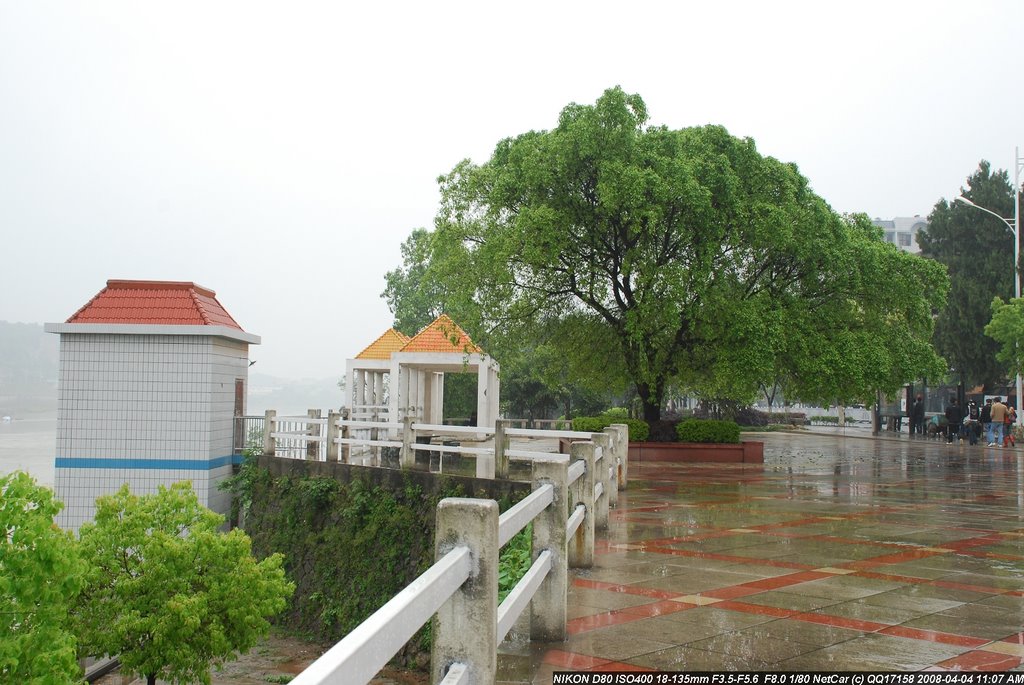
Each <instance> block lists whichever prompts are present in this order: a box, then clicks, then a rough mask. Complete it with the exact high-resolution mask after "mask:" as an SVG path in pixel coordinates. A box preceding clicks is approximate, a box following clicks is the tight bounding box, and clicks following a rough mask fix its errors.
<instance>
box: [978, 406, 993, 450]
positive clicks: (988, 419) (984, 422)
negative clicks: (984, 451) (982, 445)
mask: <svg viewBox="0 0 1024 685" xmlns="http://www.w3.org/2000/svg"><path fill="white" fill-rule="evenodd" d="M981 430H982V433H983V434H984V435H985V442H992V398H991V397H989V398H988V399H986V400H985V406H983V407H982V408H981Z"/></svg>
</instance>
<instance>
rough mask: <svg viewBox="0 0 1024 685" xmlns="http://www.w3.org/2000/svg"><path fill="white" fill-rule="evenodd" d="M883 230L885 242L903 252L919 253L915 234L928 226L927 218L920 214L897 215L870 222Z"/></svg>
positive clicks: (919, 248)
mask: <svg viewBox="0 0 1024 685" xmlns="http://www.w3.org/2000/svg"><path fill="white" fill-rule="evenodd" d="M871 223H873V224H874V225H875V226H878V227H879V228H881V229H882V230H883V231H884V235H883V237H884V238H885V241H886V242H887V243H892V244H893V245H895V246H896V247H898V248H900V249H901V250H903V251H904V252H910V253H912V254H919V253H920V252H921V247H920V246H919V245H918V244H917V234H918V232H919V231H923V230H924V229H926V228H928V220H927V219H924V218H923V217H921V216H898V217H896V218H894V219H874V220H872V222H871Z"/></svg>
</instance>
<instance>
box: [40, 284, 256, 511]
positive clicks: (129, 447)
mask: <svg viewBox="0 0 1024 685" xmlns="http://www.w3.org/2000/svg"><path fill="white" fill-rule="evenodd" d="M46 330H47V331H48V332H50V333H59V334H60V380H59V384H58V391H57V395H58V403H57V458H56V460H55V463H54V466H55V469H54V481H55V482H54V485H55V488H54V489H55V490H56V494H57V497H58V498H60V499H61V500H62V501H63V502H64V504H65V509H64V510H63V511H62V512H61V513H60V515H59V517H58V521H57V522H58V524H59V525H61V526H62V527H64V528H69V529H73V530H77V529H78V528H79V527H80V526H81V525H82V524H83V523H85V522H87V521H90V520H92V518H93V515H94V514H95V504H94V503H95V500H96V498H97V497H99V496H100V495H107V494H110V493H113V492H116V491H117V490H118V488H120V487H121V485H122V484H125V483H127V484H128V485H129V486H130V487H131V489H132V492H133V493H134V494H139V495H142V494H149V493H154V492H156V490H157V487H158V486H160V485H170V484H172V483H175V482H178V481H182V480H188V481H191V482H192V487H193V489H194V490H195V492H196V495H197V496H198V497H199V501H200V503H201V504H203V505H204V506H207V507H209V508H210V509H213V510H214V511H217V512H219V513H222V514H226V513H228V511H229V508H230V495H229V494H228V493H226V492H222V491H220V490H219V488H218V485H219V484H220V483H221V482H222V481H223V480H224V479H225V478H227V477H228V476H230V475H231V470H232V463H233V462H235V461H237V460H239V459H240V457H238V456H237V455H235V454H234V444H233V440H232V438H233V429H234V416H240V415H242V414H244V412H245V397H246V385H247V383H248V373H249V360H248V357H249V345H250V344H259V342H260V338H259V336H256V335H252V334H251V333H246V332H245V331H243V330H242V327H241V326H239V325H238V323H237V322H236V321H235V320H234V319H233V318H232V317H231V315H230V314H228V312H227V311H226V310H225V309H224V307H223V306H221V304H220V302H218V301H217V298H216V293H214V292H213V291H212V290H209V289H207V288H203V287H201V286H198V285H196V284H194V283H182V282H171V281H119V280H111V281H107V287H106V288H104V289H103V290H102V291H100V292H99V294H97V295H96V296H95V297H93V298H92V299H91V300H89V302H87V303H86V304H85V305H84V306H83V307H82V308H81V309H79V310H78V311H77V312H75V314H74V315H72V316H71V318H70V319H68V320H67V321H66V322H65V323H50V324H46Z"/></svg>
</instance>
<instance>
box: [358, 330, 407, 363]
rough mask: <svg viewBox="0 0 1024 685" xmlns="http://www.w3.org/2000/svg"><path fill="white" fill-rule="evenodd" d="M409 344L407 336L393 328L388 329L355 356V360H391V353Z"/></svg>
mask: <svg viewBox="0 0 1024 685" xmlns="http://www.w3.org/2000/svg"><path fill="white" fill-rule="evenodd" d="M407 342H409V336H407V335H405V334H404V333H402V332H400V331H396V330H395V329H394V328H389V329H388V330H386V331H384V333H383V334H382V335H381V336H380V337H379V338H377V339H376V340H374V341H373V342H372V343H370V344H369V345H367V346H366V349H365V350H363V351H362V352H360V353H359V354H357V355H356V359H391V353H392V352H398V351H399V350H400V349H402V346H403V345H405V344H406V343H407Z"/></svg>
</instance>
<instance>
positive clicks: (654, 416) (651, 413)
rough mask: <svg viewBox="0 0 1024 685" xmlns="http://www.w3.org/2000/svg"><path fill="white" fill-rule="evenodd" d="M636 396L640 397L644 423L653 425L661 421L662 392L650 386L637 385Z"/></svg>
mask: <svg viewBox="0 0 1024 685" xmlns="http://www.w3.org/2000/svg"><path fill="white" fill-rule="evenodd" d="M636 394H637V395H639V396H640V401H641V402H642V403H643V409H644V421H646V422H647V423H653V422H654V421H660V420H661V400H662V394H663V392H659V391H658V389H657V388H653V387H651V386H650V385H646V384H641V383H637V384H636Z"/></svg>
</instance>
